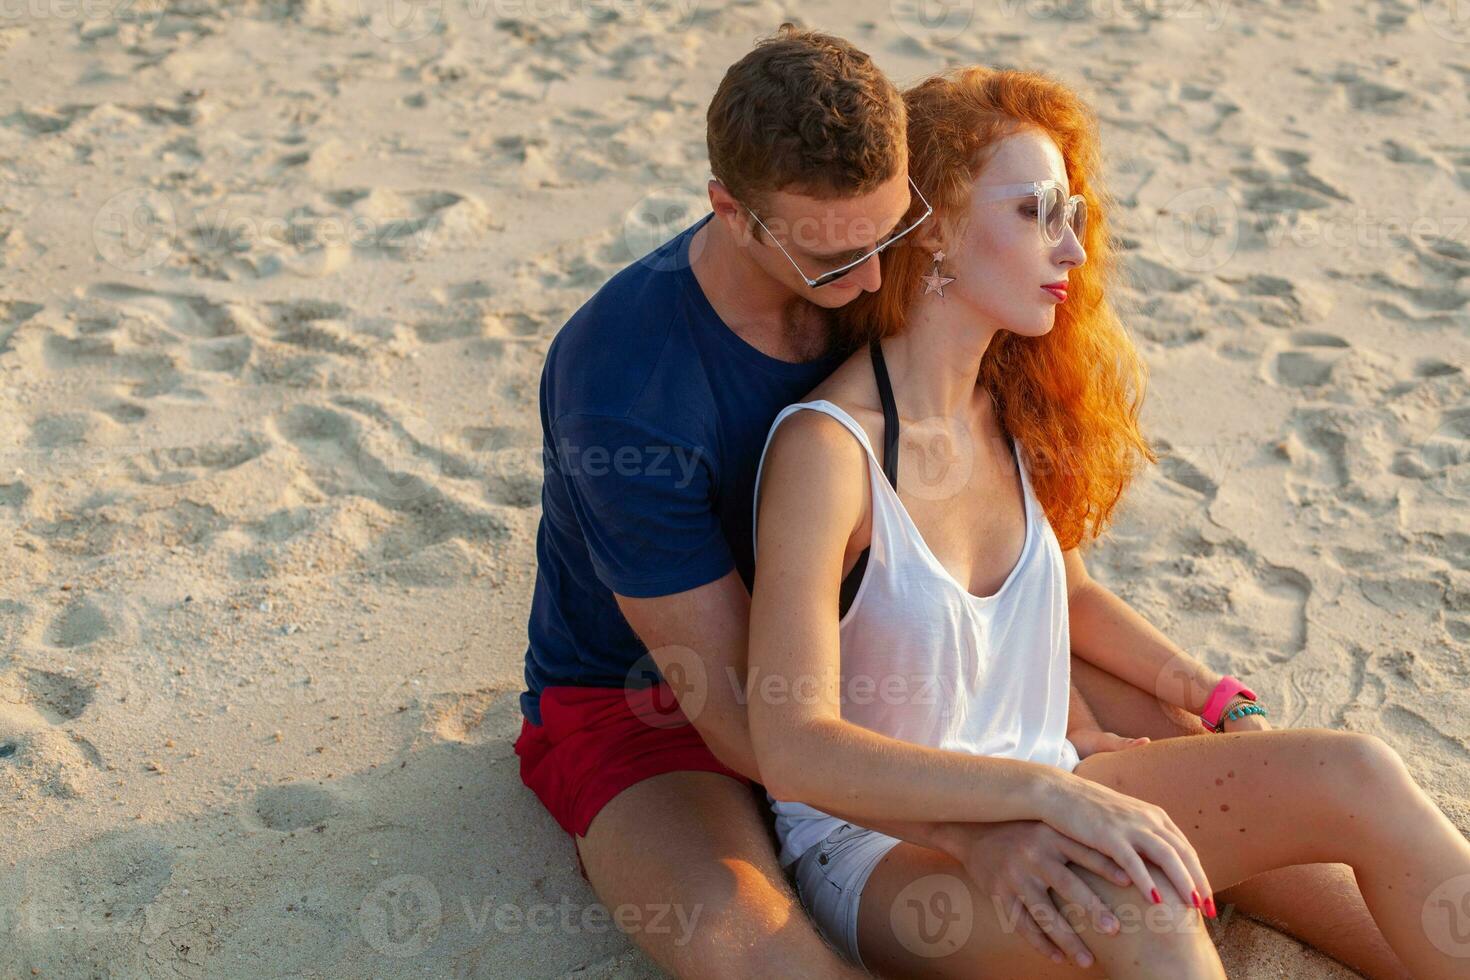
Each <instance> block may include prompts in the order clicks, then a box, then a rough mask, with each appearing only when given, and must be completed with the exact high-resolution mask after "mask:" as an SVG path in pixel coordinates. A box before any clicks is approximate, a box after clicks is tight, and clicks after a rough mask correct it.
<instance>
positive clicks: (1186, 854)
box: [1044, 776, 1214, 906]
mask: <svg viewBox="0 0 1470 980" xmlns="http://www.w3.org/2000/svg"><path fill="white" fill-rule="evenodd" d="M1063 787H1064V788H1063V790H1062V792H1061V793H1060V794H1059V795H1058V797H1057V798H1056V800H1055V802H1054V804H1053V805H1051V806H1049V807H1048V808H1047V812H1046V815H1045V818H1044V819H1045V820H1046V822H1047V823H1048V824H1050V825H1051V826H1052V827H1055V828H1056V829H1057V830H1059V831H1061V832H1062V833H1063V834H1066V835H1067V836H1068V837H1070V838H1072V839H1073V840H1074V841H1077V842H1078V843H1079V844H1085V845H1087V846H1088V847H1090V848H1092V849H1094V850H1096V851H1100V852H1102V853H1103V854H1106V855H1107V856H1108V857H1110V858H1112V859H1113V860H1114V861H1116V862H1117V863H1118V865H1119V867H1121V868H1122V869H1123V870H1124V871H1125V872H1126V873H1127V874H1128V876H1129V877H1130V878H1132V879H1133V882H1134V884H1136V885H1137V886H1138V890H1139V891H1140V892H1142V893H1143V894H1144V895H1145V896H1147V897H1148V898H1149V899H1150V900H1151V901H1153V900H1155V899H1154V895H1155V894H1157V888H1158V885H1157V883H1156V882H1155V881H1154V879H1153V876H1152V875H1151V874H1150V873H1149V870H1148V868H1147V867H1146V866H1145V861H1152V862H1153V863H1154V864H1156V865H1158V867H1159V868H1160V869H1161V870H1162V871H1163V873H1164V874H1165V875H1167V876H1168V879H1169V881H1170V883H1172V884H1173V886H1174V889H1175V891H1177V892H1178V893H1179V895H1181V896H1183V897H1184V899H1185V900H1186V901H1190V902H1191V904H1193V903H1194V902H1193V899H1192V898H1191V895H1192V894H1193V895H1197V896H1198V904H1199V905H1200V906H1203V905H1204V903H1205V901H1206V900H1207V899H1209V898H1211V897H1213V895H1214V889H1213V888H1211V887H1210V880H1209V878H1207V877H1206V876H1205V871H1204V868H1203V867H1202V866H1201V865H1200V861H1199V855H1197V854H1196V853H1195V851H1194V845H1192V844H1191V843H1190V842H1189V838H1188V837H1186V836H1185V835H1184V832H1183V831H1181V830H1180V829H1179V828H1178V827H1177V826H1176V825H1175V823H1174V820H1173V818H1172V817H1170V816H1169V814H1168V812H1167V811H1165V810H1164V808H1163V807H1161V806H1156V805H1155V804H1153V803H1149V802H1146V801H1144V800H1139V799H1135V798H1134V797H1131V796H1128V795H1127V794H1124V793H1119V792H1117V791H1115V790H1112V789H1109V788H1108V787H1106V786H1103V785H1102V784H1100V783H1094V782H1092V781H1090V780H1087V779H1083V778H1082V777H1081V776H1075V777H1073V778H1070V779H1067V780H1066V781H1065V782H1064V783H1063ZM1158 900H1162V897H1160V899H1158Z"/></svg>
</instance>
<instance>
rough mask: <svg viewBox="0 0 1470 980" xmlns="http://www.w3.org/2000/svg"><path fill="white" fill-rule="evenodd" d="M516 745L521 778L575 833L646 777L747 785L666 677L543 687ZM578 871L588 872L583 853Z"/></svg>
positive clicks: (581, 832) (579, 834)
mask: <svg viewBox="0 0 1470 980" xmlns="http://www.w3.org/2000/svg"><path fill="white" fill-rule="evenodd" d="M515 750H516V755H518V756H520V757H521V782H523V783H525V784H526V785H527V786H529V787H530V788H531V790H532V791H533V792H534V793H535V794H536V796H537V798H538V799H540V800H541V803H542V804H543V805H544V806H545V807H546V809H547V810H549V811H550V812H551V815H552V816H553V817H555V818H556V822H557V823H559V824H561V827H562V829H563V830H565V831H566V832H567V833H568V834H572V835H575V836H576V837H585V836H587V828H588V827H589V826H590V825H591V823H592V818H593V817H595V816H597V813H598V811H599V810H601V809H602V808H603V806H605V805H606V804H607V803H608V802H609V801H610V800H611V799H612V798H613V797H614V796H617V795H618V794H619V793H621V792H622V791H623V790H625V789H627V788H628V787H629V786H632V785H633V784H634V783H638V782H642V781H643V780H645V779H647V778H649V777H650V776H657V775H660V774H662V773H666V772H682V771H688V770H694V771H699V772H718V773H723V774H724V775H726V776H729V777H730V778H731V779H735V780H738V781H740V782H741V783H743V784H745V785H746V786H747V787H749V786H751V785H752V784H751V782H750V780H749V779H747V778H746V777H745V776H742V775H741V774H740V773H738V772H736V771H735V770H734V769H731V768H730V767H728V766H726V765H725V764H724V763H722V762H721V761H720V760H719V759H717V758H716V757H715V754H714V753H713V752H711V751H710V749H709V746H708V745H706V744H705V742H704V739H703V738H701V737H700V735H699V731H698V730H697V729H696V728H695V727H694V726H693V725H692V724H690V722H689V719H688V718H687V717H686V716H685V714H684V712H683V711H682V710H681V709H680V707H679V702H678V698H676V697H675V696H674V693H673V691H672V690H671V689H670V688H669V685H668V682H667V681H665V682H662V683H659V684H655V685H653V686H652V687H647V688H639V689H628V688H623V687H576V686H560V685H559V686H555V687H547V688H543V689H542V691H541V724H540V725H533V724H531V720H530V719H529V718H522V719H521V734H520V737H519V738H517V739H516V743H515ZM572 843H573V844H574V845H575V844H576V841H575V840H573V842H572ZM577 870H579V871H581V872H582V877H583V878H586V877H587V869H586V868H585V867H583V866H582V856H581V854H578V855H577Z"/></svg>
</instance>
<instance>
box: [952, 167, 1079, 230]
mask: <svg viewBox="0 0 1470 980" xmlns="http://www.w3.org/2000/svg"><path fill="white" fill-rule="evenodd" d="M978 192H979V194H980V200H982V201H1004V200H1007V199H1009V198H1013V197H1033V196H1034V197H1035V198H1036V225H1037V227H1038V228H1040V229H1041V240H1042V241H1044V242H1046V244H1047V245H1051V246H1056V245H1060V244H1061V243H1062V234H1063V231H1062V229H1063V228H1064V227H1066V226H1067V225H1069V224H1070V225H1071V226H1072V234H1074V235H1076V236H1077V240H1078V241H1079V242H1080V241H1082V235H1083V233H1084V232H1085V231H1087V201H1086V200H1085V199H1084V198H1083V197H1082V195H1081V194H1073V195H1072V196H1071V197H1067V196H1066V191H1065V190H1064V189H1063V187H1062V182H1061V181H1059V180H1052V179H1048V180H1028V181H1026V182H1025V183H1023V184H1000V185H994V186H990V187H982V188H979V189H978Z"/></svg>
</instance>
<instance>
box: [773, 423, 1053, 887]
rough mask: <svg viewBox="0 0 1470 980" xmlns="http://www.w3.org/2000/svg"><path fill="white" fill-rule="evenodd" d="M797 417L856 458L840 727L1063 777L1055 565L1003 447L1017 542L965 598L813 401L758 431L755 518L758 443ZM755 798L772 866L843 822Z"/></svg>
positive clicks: (856, 430) (884, 482)
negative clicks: (772, 822)
mask: <svg viewBox="0 0 1470 980" xmlns="http://www.w3.org/2000/svg"><path fill="white" fill-rule="evenodd" d="M804 408H805V409H810V410H813V411H818V412H824V413H826V414H827V415H830V416H832V417H833V418H835V419H837V420H838V421H839V422H841V423H842V424H843V425H844V426H846V427H847V429H848V430H849V431H850V432H851V433H852V434H853V435H854V436H856V437H857V440H858V441H859V442H861V443H862V444H863V449H864V450H866V451H867V454H868V476H869V483H870V484H871V486H872V495H873V522H872V523H873V533H872V544H871V545H870V548H871V551H870V553H869V557H868V564H867V569H866V571H865V572H864V574H863V578H862V582H861V584H860V585H859V586H858V591H857V593H856V595H855V596H854V598H853V600H852V604H851V606H849V607H848V610H847V612H846V614H844V615H843V617H842V619H841V620H840V622H839V626H838V637H839V641H840V647H841V675H842V686H841V690H842V695H843V697H842V708H841V712H842V718H843V720H844V721H847V722H851V723H852V724H856V725H861V726H862V727H864V728H867V729H871V730H872V731H875V732H878V733H880V734H883V735H887V736H889V737H891V738H896V739H902V740H904V741H907V742H916V743H919V744H921V745H929V746H933V747H935V748H940V749H949V750H952V751H955V752H970V753H974V754H976V755H992V756H1001V757H1004V758H1007V759H1023V760H1027V761H1030V762H1041V763H1045V764H1047V765H1053V766H1057V767H1059V768H1062V769H1065V770H1066V771H1068V772H1071V771H1072V768H1073V767H1074V766H1076V765H1077V762H1078V756H1077V750H1076V749H1075V748H1074V747H1073V746H1072V743H1071V742H1069V741H1068V740H1067V737H1066V734H1067V711H1068V708H1069V704H1070V695H1071V671H1070V668H1071V659H1070V658H1071V641H1070V637H1069V634H1068V628H1067V573H1066V567H1065V565H1064V564H1063V561H1062V551H1061V547H1060V545H1059V544H1058V543H1057V539H1056V535H1055V534H1054V533H1053V532H1052V529H1051V523H1050V522H1049V521H1048V520H1047V519H1046V512H1045V511H1044V510H1043V509H1042V507H1041V504H1040V502H1039V501H1037V499H1036V495H1035V493H1034V491H1033V490H1032V488H1031V478H1030V475H1029V474H1028V473H1027V472H1026V465H1025V462H1024V460H1023V459H1022V457H1021V453H1020V451H1019V447H1016V446H1015V440H1014V439H1012V448H1013V450H1014V451H1015V455H1016V460H1017V464H1018V466H1019V468H1020V471H1021V484H1022V488H1023V490H1024V495H1025V509H1026V542H1025V544H1024V545H1022V547H1021V557H1020V559H1019V560H1018V561H1017V562H1016V565H1015V567H1014V568H1012V569H1011V572H1010V574H1009V575H1008V576H1007V577H1006V580H1005V582H1004V583H1003V584H1002V585H1001V587H1000V589H999V591H997V592H996V593H995V594H994V595H989V596H976V595H973V594H971V593H970V592H969V591H968V590H966V589H965V587H964V586H963V585H962V584H961V583H960V582H959V581H958V580H957V579H955V578H954V576H952V575H951V574H950V573H949V571H948V570H947V569H945V567H944V565H943V564H941V563H940V561H939V559H938V558H936V557H935V556H934V553H933V552H932V551H930V550H929V547H928V545H927V544H925V542H924V539H923V537H922V536H921V535H920V534H919V529H918V527H916V526H915V524H914V522H913V520H912V519H911V518H910V517H909V514H908V511H907V510H906V509H905V508H904V506H903V503H902V501H901V500H900V499H899V496H898V492H897V491H896V490H895V489H894V488H893V486H892V485H891V484H890V483H889V482H888V478H887V477H886V476H884V473H883V466H882V463H881V462H880V461H879V460H878V458H877V457H876V456H875V455H874V453H873V447H872V446H871V445H870V444H869V442H868V435H867V432H866V431H864V429H863V427H862V426H861V425H860V424H859V423H858V422H857V421H856V420H854V419H853V418H852V416H850V415H848V414H847V413H846V412H845V411H843V410H842V409H841V408H838V407H837V406H836V405H834V404H833V403H832V402H829V401H827V400H825V399H817V400H814V401H808V402H797V403H796V404H794V405H788V406H787V407H786V408H784V409H782V410H781V413H780V414H779V415H777V416H776V420H775V421H774V422H772V423H771V433H770V435H768V436H767V437H766V448H765V450H763V451H762V453H761V461H760V465H759V466H758V467H757V469H756V494H755V502H754V504H753V506H754V507H755V508H756V512H757V513H758V512H759V510H758V509H759V506H760V473H761V468H762V467H764V466H765V454H766V452H767V451H769V450H770V447H771V435H774V434H775V431H776V428H777V426H779V425H780V424H781V422H782V421H783V420H785V419H786V418H787V417H788V416H789V415H791V414H793V413H794V412H796V411H798V410H800V409H804ZM752 526H754V523H753V522H752ZM754 533H755V532H754V531H752V535H754ZM834 612H835V610H834ZM756 690H759V686H757V687H756ZM797 690H799V689H797ZM767 799H769V800H770V801H771V806H772V809H773V810H774V811H775V814H776V834H777V836H778V837H779V838H780V841H781V864H782V866H783V867H785V866H789V865H790V864H792V863H793V862H795V861H796V860H797V859H798V858H800V857H801V855H802V853H803V852H804V851H806V849H807V848H808V847H811V846H812V845H813V844H815V843H817V842H818V841H820V840H822V839H823V838H824V837H826V836H827V835H828V834H829V833H831V832H832V831H833V830H836V829H837V828H838V827H840V826H841V825H842V824H843V823H844V821H842V820H840V819H838V818H836V817H833V816H831V815H829V814H826V813H823V812H822V811H821V810H817V809H815V808H813V807H810V806H807V805H806V804H804V803H797V802H788V801H781V800H777V799H775V798H774V797H772V796H770V794H769V793H768V794H767Z"/></svg>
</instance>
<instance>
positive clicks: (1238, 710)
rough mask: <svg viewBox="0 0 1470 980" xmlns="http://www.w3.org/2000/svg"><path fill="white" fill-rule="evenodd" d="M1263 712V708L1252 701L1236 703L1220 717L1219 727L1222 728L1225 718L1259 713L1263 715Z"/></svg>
mask: <svg viewBox="0 0 1470 980" xmlns="http://www.w3.org/2000/svg"><path fill="white" fill-rule="evenodd" d="M1265 714H1266V709H1265V708H1263V707H1261V706H1260V705H1259V704H1256V703H1255V702H1254V701H1246V702H1245V703H1243V704H1238V705H1236V706H1235V707H1233V708H1231V709H1230V710H1229V711H1227V712H1225V715H1224V717H1222V718H1221V719H1220V727H1221V729H1224V727H1225V719H1226V718H1244V717H1245V716H1246V715H1261V716H1262V717H1265Z"/></svg>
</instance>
